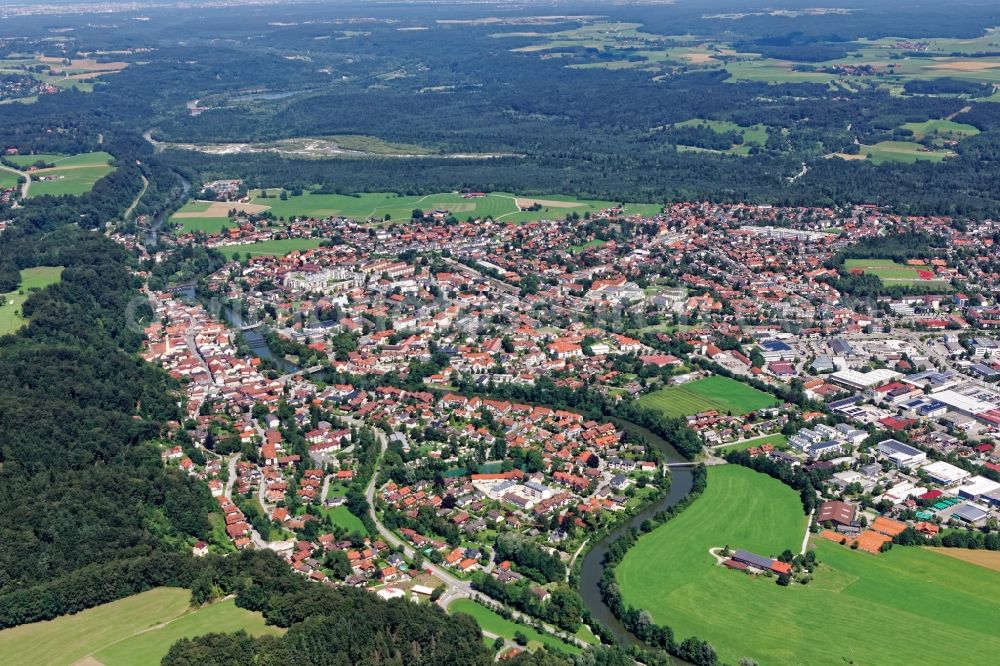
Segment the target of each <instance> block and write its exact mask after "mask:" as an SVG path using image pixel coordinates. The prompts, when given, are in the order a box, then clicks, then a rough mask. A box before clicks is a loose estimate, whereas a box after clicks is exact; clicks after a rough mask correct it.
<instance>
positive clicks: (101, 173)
mask: <svg viewBox="0 0 1000 666" xmlns="http://www.w3.org/2000/svg"><path fill="white" fill-rule="evenodd" d="M7 159H8V160H9V161H10V162H12V163H14V164H17V165H18V166H20V167H22V168H26V167H29V166H31V165H33V164H35V163H36V162H39V161H42V162H45V163H46V164H52V165H53V166H52V167H51V168H46V169H38V170H36V171H32V172H31V187H30V189H29V190H28V196H29V197H40V196H42V195H45V194H50V195H53V196H59V195H63V194H72V195H80V194H85V193H87V192H89V191H90V190H91V188H92V187H94V183H96V182H97V181H98V180H100V179H101V178H104V177H105V176H107V175H108V174H109V173H111V172H112V171H114V167H112V166H111V165H110V164H109V163H110V162H111V160H112V159H113V158H112V157H111V155H109V154H108V153H105V152H95V153H81V154H79V155H12V156H9V157H7Z"/></svg>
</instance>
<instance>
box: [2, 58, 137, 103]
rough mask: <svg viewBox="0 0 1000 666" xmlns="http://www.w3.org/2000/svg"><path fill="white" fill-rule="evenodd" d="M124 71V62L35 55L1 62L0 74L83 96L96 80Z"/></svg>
mask: <svg viewBox="0 0 1000 666" xmlns="http://www.w3.org/2000/svg"><path fill="white" fill-rule="evenodd" d="M126 67H128V63H127V62H112V61H109V62H97V61H96V60H93V59H91V58H54V57H48V56H43V55H38V54H34V55H10V56H7V57H6V58H2V59H0V74H22V75H28V76H31V77H33V78H34V79H36V80H37V81H39V82H40V83H43V84H46V85H49V86H52V87H54V88H59V89H62V90H66V89H69V88H76V89H77V90H80V91H82V92H91V91H92V90H93V89H94V81H95V80H96V79H98V78H99V77H101V76H105V75H108V74H115V73H117V72H120V71H122V70H123V69H125V68H126ZM36 99H37V96H34V95H33V96H30V97H25V98H20V99H16V100H9V101H17V102H23V103H33V102H34V101H35V100H36Z"/></svg>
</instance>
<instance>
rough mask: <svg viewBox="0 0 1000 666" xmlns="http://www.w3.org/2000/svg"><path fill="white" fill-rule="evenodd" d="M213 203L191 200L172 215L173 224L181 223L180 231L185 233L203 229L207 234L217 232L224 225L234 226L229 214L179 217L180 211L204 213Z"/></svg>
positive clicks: (182, 212)
mask: <svg viewBox="0 0 1000 666" xmlns="http://www.w3.org/2000/svg"><path fill="white" fill-rule="evenodd" d="M211 205H212V204H211V202H208V201H189V202H187V203H186V204H184V205H183V206H182V207H181V208H180V210H178V211H177V213H175V214H174V215H172V216H171V217H170V222H171V223H172V224H177V225H179V226H180V231H181V232H184V233H186V232H194V231H201V232H204V233H206V234H217V233H219V231H220V230H221V229H222V227H232V226H233V223H232V221H231V220H230V219H229V217H228V216H227V217H217V216H212V215H206V216H205V217H177V214H178V213H181V214H187V215H193V214H195V213H204V212H206V211H208V207H209V206H211Z"/></svg>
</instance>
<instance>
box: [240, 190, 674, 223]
mask: <svg viewBox="0 0 1000 666" xmlns="http://www.w3.org/2000/svg"><path fill="white" fill-rule="evenodd" d="M279 192H280V191H279V190H268V195H269V196H268V197H267V198H262V197H260V196H259V195H260V192H257V193H256V194H257V196H255V197H254V198H253V203H255V204H261V205H265V206H269V207H270V209H271V211H270V212H271V213H272V214H273V215H274V216H276V217H279V218H285V219H287V218H290V217H330V216H343V217H349V218H353V219H357V220H368V219H372V218H375V219H378V220H383V219H387V220H390V221H391V220H396V221H400V222H402V221H406V220H409V219H410V216H411V215H412V213H413V211H414V210H415V209H420V210H422V211H424V212H425V213H429V212H431V211H433V210H435V209H441V210H447V211H449V212H450V213H451V214H452V215H454V216H455V217H457V218H458V219H460V220H465V219H467V218H470V217H472V218H485V217H492V218H493V219H497V220H500V219H502V220H508V221H511V222H529V221H533V220H539V219H562V218H565V217H566V215H567V214H570V213H578V214H580V215H584V214H585V213H588V212H590V213H596V212H597V211H600V210H603V209H605V208H610V207H613V206H616V205H618V203H619V202H616V201H596V200H581V199H574V198H573V197H566V196H561V195H546V196H541V197H521V196H517V195H514V194H509V193H505V192H494V193H490V194H488V195H486V196H485V197H480V198H477V199H466V198H464V197H463V196H462V195H461V194H456V193H441V194H428V195H425V196H400V195H397V194H392V193H367V194H360V195H357V196H350V195H344V194H313V193H309V192H306V193H304V194H302V195H301V196H289V197H288V199H287V200H285V201H282V200H281V199H280V198H279V196H278V195H279ZM534 201H538V202H539V203H541V204H542V208H541V209H540V210H537V211H527V212H521V211H520V206H519V203H525V204H527V205H530V204H531V202H534ZM660 209H661V207H660V206H659V205H657V204H632V205H630V206H629V207H627V212H635V213H642V214H645V215H651V214H655V213H658V212H659V211H660Z"/></svg>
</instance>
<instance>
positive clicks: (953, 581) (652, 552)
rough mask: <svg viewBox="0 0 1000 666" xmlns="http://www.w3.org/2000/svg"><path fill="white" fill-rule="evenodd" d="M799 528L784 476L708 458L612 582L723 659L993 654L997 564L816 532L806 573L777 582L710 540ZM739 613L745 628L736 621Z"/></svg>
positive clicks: (794, 541)
mask: <svg viewBox="0 0 1000 666" xmlns="http://www.w3.org/2000/svg"><path fill="white" fill-rule="evenodd" d="M804 528H805V517H804V516H803V515H802V511H801V504H800V503H799V499H798V497H797V495H796V494H795V492H794V491H792V490H791V489H790V488H787V487H786V486H784V485H782V484H780V483H779V482H778V481H775V480H773V479H771V478H770V477H766V476H764V475H761V474H757V473H756V472H753V471H751V470H748V469H745V468H741V467H736V466H728V465H727V466H721V467H712V468H710V469H709V479H708V489H707V490H706V491H705V493H704V495H702V497H700V498H699V499H698V500H697V501H695V503H694V504H693V505H692V506H691V507H689V508H688V509H687V510H686V511H684V512H683V513H682V514H681V515H679V516H678V517H677V518H675V519H673V520H672V521H670V522H669V523H667V524H665V525H663V526H661V527H660V528H658V529H656V530H655V531H653V532H652V533H651V534H649V535H647V536H645V537H643V538H642V539H640V540H639V542H638V543H637V544H636V545H635V547H634V548H633V549H632V550H631V551H629V553H628V555H627V556H626V557H625V559H624V561H623V562H622V563H621V564H620V565H619V567H618V570H617V574H618V582H619V584H620V585H621V588H622V593H623V594H624V596H625V599H626V601H627V602H628V603H629V604H631V605H632V606H635V607H637V608H643V609H647V610H649V611H650V612H651V613H652V615H653V618H654V619H655V620H656V621H658V622H663V623H667V624H669V625H671V626H672V627H673V629H674V632H675V636H676V638H677V640H682V639H683V638H686V637H687V636H690V635H697V636H698V637H700V638H702V639H704V640H707V641H709V642H710V643H712V644H713V645H714V646H715V648H716V649H717V650H718V652H719V656H720V658H721V660H723V661H725V662H727V663H736V661H737V660H738V659H739V658H740V657H742V656H751V657H753V658H754V659H757V660H758V661H759V662H760V663H762V664H845V663H853V664H900V665H904V664H916V663H931V662H935V661H939V660H940V658H941V657H940V655H941V654H943V653H942V652H939V650H942V649H945V650H946V652H947V655H948V657H947V659H945V661H948V662H949V663H969V664H979V663H992V662H993V661H994V659H995V655H996V654H998V652H997V651H998V650H1000V634H998V633H997V632H996V626H997V623H998V622H1000V606H998V605H997V604H996V599H997V598H998V595H1000V574H997V573H996V572H993V571H990V570H988V569H984V568H982V567H978V566H976V565H974V564H968V563H966V562H961V561H957V560H954V559H952V558H949V557H947V556H945V555H940V554H938V553H937V552H934V551H931V550H927V549H920V548H900V547H897V548H894V549H893V550H892V551H890V552H888V553H883V554H881V555H877V556H875V555H868V554H866V553H860V552H858V551H853V550H851V549H849V548H845V547H843V546H840V545H839V544H833V543H829V542H817V543H814V544H813V546H812V547H814V548H815V549H816V553H817V556H818V558H819V560H820V561H821V563H822V564H821V567H820V569H819V570H818V571H817V572H816V575H815V577H814V580H813V582H812V583H810V584H809V585H805V586H802V585H794V586H792V587H788V588H783V587H780V586H778V585H776V584H775V582H774V579H770V578H759V579H757V580H753V579H751V578H749V577H747V576H745V575H743V574H739V573H736V572H732V571H728V570H726V569H724V568H722V567H717V566H715V565H714V560H713V559H712V557H711V556H710V555H709V554H708V552H707V550H708V548H710V547H714V546H721V545H726V543H728V545H730V546H731V547H743V548H746V549H748V550H751V551H755V552H757V553H759V554H762V555H776V554H778V553H779V552H781V550H783V549H784V548H790V549H791V550H792V551H793V552H794V551H797V550H798V546H799V544H800V543H801V539H802V534H803V530H804ZM741 618H742V619H741ZM747 618H753V630H752V631H751V630H746V631H734V630H733V627H734V626H738V625H739V623H740V622H742V621H744V620H745V619H747ZM831 627H837V631H830V628H831ZM845 637H846V638H845ZM945 646H946V647H945Z"/></svg>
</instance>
